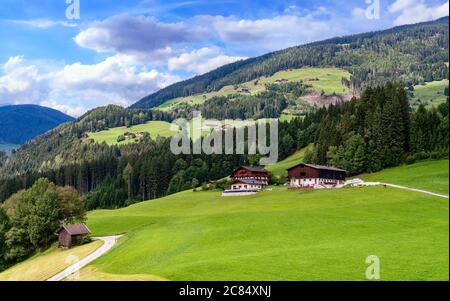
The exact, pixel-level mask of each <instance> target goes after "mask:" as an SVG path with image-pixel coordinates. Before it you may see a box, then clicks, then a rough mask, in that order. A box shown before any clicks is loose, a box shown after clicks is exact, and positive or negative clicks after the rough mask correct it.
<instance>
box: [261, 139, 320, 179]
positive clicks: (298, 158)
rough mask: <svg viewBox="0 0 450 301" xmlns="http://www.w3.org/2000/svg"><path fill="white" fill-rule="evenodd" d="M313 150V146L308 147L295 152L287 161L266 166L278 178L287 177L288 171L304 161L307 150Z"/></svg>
mask: <svg viewBox="0 0 450 301" xmlns="http://www.w3.org/2000/svg"><path fill="white" fill-rule="evenodd" d="M312 148H313V145H312V144H311V145H309V146H308V147H305V148H303V149H301V150H299V151H297V152H295V153H294V154H293V155H291V156H289V157H287V158H286V159H284V160H282V161H279V162H277V163H276V164H273V165H268V166H266V169H267V170H268V171H270V172H271V173H273V174H274V175H276V176H280V177H287V169H288V168H290V167H292V166H295V165H297V164H299V163H301V162H302V161H303V157H304V156H305V152H306V150H307V149H310V150H311V149H312Z"/></svg>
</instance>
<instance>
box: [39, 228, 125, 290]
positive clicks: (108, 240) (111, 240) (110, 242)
mask: <svg viewBox="0 0 450 301" xmlns="http://www.w3.org/2000/svg"><path fill="white" fill-rule="evenodd" d="M121 236H122V235H116V236H105V237H94V238H93V239H94V240H102V241H103V242H104V244H103V245H102V246H101V247H100V248H98V249H97V250H95V251H94V252H92V253H91V254H89V255H88V256H86V257H84V258H83V259H81V260H80V261H78V262H77V263H75V264H73V265H71V266H69V267H68V268H66V269H65V270H64V271H62V272H60V273H58V274H56V275H55V276H53V277H51V278H49V279H48V280H47V281H60V280H63V279H64V278H66V277H68V276H70V275H72V274H73V273H75V272H77V271H79V270H81V269H82V268H83V267H85V266H86V265H88V264H89V263H91V262H92V261H94V260H95V259H97V258H99V257H100V256H102V255H103V254H105V253H106V252H108V251H109V250H111V248H112V247H113V246H114V245H115V244H116V242H117V239H118V238H119V237H121Z"/></svg>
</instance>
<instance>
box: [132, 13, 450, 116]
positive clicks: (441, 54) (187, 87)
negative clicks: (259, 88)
mask: <svg viewBox="0 0 450 301" xmlns="http://www.w3.org/2000/svg"><path fill="white" fill-rule="evenodd" d="M447 62H448V17H443V18H440V19H438V20H435V21H431V22H424V23H419V24H411V25H404V26H398V27H394V28H391V29H387V30H383V31H377V32H368V33H363V34H357V35H352V36H346V37H337V38H332V39H328V40H325V41H318V42H314V43H310V44H306V45H301V46H297V47H291V48H287V49H283V50H280V51H275V52H272V53H267V54H265V55H262V56H260V57H256V58H250V59H247V60H242V61H238V62H235V63H231V64H228V65H225V66H222V67H220V68H217V69H215V70H212V71H210V72H208V73H206V74H203V75H199V76H196V77H193V78H191V79H188V80H185V81H182V82H178V83H175V84H173V85H170V86H168V87H166V88H164V89H161V90H159V91H157V92H155V93H153V94H151V95H148V96H146V97H144V98H143V99H141V100H140V101H138V102H137V103H135V104H134V105H133V106H132V107H133V108H154V107H158V106H160V105H161V104H164V103H165V102H167V101H170V100H173V99H176V98H180V97H181V98H182V97H189V96H193V95H201V94H202V93H209V92H214V93H220V92H219V91H220V90H221V89H224V88H225V87H227V86H234V85H242V84H244V83H249V82H251V81H254V80H255V79H258V78H262V77H270V76H273V75H274V74H276V73H277V72H280V71H286V70H294V69H299V68H304V67H315V68H328V67H338V68H341V69H344V70H346V71H348V72H349V73H350V74H352V78H351V79H350V84H351V86H353V87H356V88H357V89H361V88H365V87H368V86H376V85H382V84H385V83H386V82H387V81H402V82H404V83H412V84H418V83H423V82H430V81H433V80H442V79H445V78H447V77H448V66H447V65H446V63H447ZM325 88H327V85H325ZM200 101H203V100H202V99H200Z"/></svg>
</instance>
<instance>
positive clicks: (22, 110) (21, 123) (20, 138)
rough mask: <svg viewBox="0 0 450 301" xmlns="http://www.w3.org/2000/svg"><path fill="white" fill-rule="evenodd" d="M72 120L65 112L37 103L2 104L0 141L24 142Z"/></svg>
mask: <svg viewBox="0 0 450 301" xmlns="http://www.w3.org/2000/svg"><path fill="white" fill-rule="evenodd" d="M72 120H74V118H73V117H70V116H68V115H66V114H64V113H61V112H59V111H57V110H54V109H50V108H46V107H41V106H37V105H11V106H3V107H1V106H0V143H11V144H23V143H25V142H26V141H28V140H30V139H32V138H34V137H36V136H38V135H40V134H42V133H45V132H47V131H48V130H50V129H52V128H55V127H57V126H58V125H60V124H61V123H65V122H68V121H72Z"/></svg>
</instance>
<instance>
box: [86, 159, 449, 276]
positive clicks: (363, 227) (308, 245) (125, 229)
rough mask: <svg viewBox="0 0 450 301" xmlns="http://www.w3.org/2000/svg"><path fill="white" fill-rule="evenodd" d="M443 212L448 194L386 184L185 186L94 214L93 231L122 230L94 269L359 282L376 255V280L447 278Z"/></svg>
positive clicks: (445, 213) (91, 216)
mask: <svg viewBox="0 0 450 301" xmlns="http://www.w3.org/2000/svg"><path fill="white" fill-rule="evenodd" d="M410 167H413V166H410ZM422 168H423V169H425V170H428V167H423V166H422V167H420V165H419V167H417V169H416V170H415V171H416V172H418V173H420V172H421V170H422ZM388 173H389V171H388ZM441 176H442V175H441ZM446 179H447V180H448V173H447V178H446ZM448 219H449V211H448V200H445V199H442V198H439V197H434V196H429V195H425V194H421V193H417V192H411V191H406V190H401V189H395V188H384V187H382V186H379V187H367V188H347V189H340V190H309V191H289V190H283V189H282V188H280V189H278V190H274V191H263V192H261V193H259V194H257V195H254V196H247V197H233V198H223V197H221V196H220V192H216V191H210V192H192V191H186V192H182V193H178V194H175V195H171V196H168V197H165V198H162V199H158V200H154V201H148V202H143V203H139V204H136V205H133V206H130V207H128V208H123V209H119V210H99V211H94V212H91V213H90V214H89V216H88V225H89V228H90V229H91V230H92V231H93V234H95V235H110V234H117V233H126V234H127V235H126V236H125V237H124V238H123V239H122V240H121V241H120V243H119V245H118V246H117V247H115V248H114V249H113V250H112V251H111V252H109V253H108V254H106V255H104V256H103V257H101V258H100V259H98V260H97V261H95V262H94V263H93V264H92V265H91V266H90V268H93V269H95V271H96V273H102V274H103V273H106V274H108V275H110V276H109V277H113V276H111V275H120V276H118V277H120V279H126V277H127V276H126V275H130V277H131V278H133V277H135V276H133V275H150V276H149V277H152V278H153V277H161V278H164V279H169V280H364V279H365V270H366V268H367V265H366V264H365V259H366V257H367V256H369V255H376V256H378V257H379V258H380V265H381V280H448V278H449V270H448V265H449V260H448V259H449V253H448V252H449V228H448V226H449V225H448Z"/></svg>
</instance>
